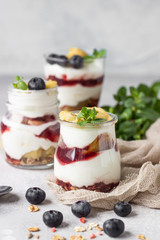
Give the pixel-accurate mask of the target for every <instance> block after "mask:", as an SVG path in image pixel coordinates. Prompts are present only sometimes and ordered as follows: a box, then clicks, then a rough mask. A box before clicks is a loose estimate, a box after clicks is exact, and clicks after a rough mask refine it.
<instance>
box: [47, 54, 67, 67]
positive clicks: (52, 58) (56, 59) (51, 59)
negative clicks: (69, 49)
mask: <svg viewBox="0 0 160 240" xmlns="http://www.w3.org/2000/svg"><path fill="white" fill-rule="evenodd" d="M46 61H47V62H48V63H49V64H55V63H56V64H58V65H60V66H63V67H65V66H66V65H67V64H68V58H67V57H66V56H64V55H60V56H59V55H57V54H53V53H52V54H50V55H49V56H48V57H47V59H46Z"/></svg>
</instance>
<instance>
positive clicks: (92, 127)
mask: <svg viewBox="0 0 160 240" xmlns="http://www.w3.org/2000/svg"><path fill="white" fill-rule="evenodd" d="M108 114H109V115H110V116H111V117H112V120H111V121H108V122H103V123H102V122H101V123H96V124H86V125H84V126H79V125H78V124H77V123H72V122H66V121H61V120H60V139H59V142H58V146H57V149H56V152H55V156H54V176H55V183H56V184H58V185H60V186H62V187H63V188H64V189H65V190H66V191H70V190H76V189H88V190H93V191H97V192H109V191H111V190H112V189H113V188H114V187H116V186H117V185H118V183H119V181H120V175H121V165H120V153H119V150H118V146H117V140H116V135H115V123H116V122H117V117H116V116H115V115H114V114H111V113H108Z"/></svg>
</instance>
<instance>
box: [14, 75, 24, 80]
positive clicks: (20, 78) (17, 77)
mask: <svg viewBox="0 0 160 240" xmlns="http://www.w3.org/2000/svg"><path fill="white" fill-rule="evenodd" d="M22 79H23V77H20V76H18V75H17V76H16V77H15V79H14V81H20V80H22Z"/></svg>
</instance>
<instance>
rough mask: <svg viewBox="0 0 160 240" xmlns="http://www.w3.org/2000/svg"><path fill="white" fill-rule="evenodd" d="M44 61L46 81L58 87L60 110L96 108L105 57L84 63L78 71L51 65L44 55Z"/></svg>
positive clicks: (47, 57)
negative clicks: (52, 81) (53, 82)
mask: <svg viewBox="0 0 160 240" xmlns="http://www.w3.org/2000/svg"><path fill="white" fill-rule="evenodd" d="M63 54H64V53H63ZM45 60H46V61H45V66H44V70H45V78H46V80H50V79H51V80H54V81H56V82H57V85H58V100H59V102H60V105H59V107H60V110H67V111H75V110H80V109H81V108H82V107H84V106H85V107H94V106H98V102H99V99H100V95H101V90H102V85H103V81H104V64H105V57H103V58H97V59H92V60H90V61H88V62H87V61H86V62H84V65H83V67H82V68H79V69H76V68H73V67H71V66H70V65H69V64H68V65H67V66H61V65H58V64H56V63H54V64H53V63H52V62H51V61H50V58H49V54H46V55H45Z"/></svg>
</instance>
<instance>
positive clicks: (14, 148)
mask: <svg viewBox="0 0 160 240" xmlns="http://www.w3.org/2000/svg"><path fill="white" fill-rule="evenodd" d="M7 108H8V111H7V113H6V114H5V116H4V117H3V118H2V122H1V135H2V143H3V147H4V151H5V154H6V160H7V162H8V163H10V164H12V165H14V166H17V167H21V168H31V169H32V168H48V167H51V166H52V165H53V160H54V152H55V148H56V146H57V142H58V139H59V123H58V120H57V116H58V100H57V83H56V82H53V81H47V82H46V81H44V80H43V79H41V78H37V77H35V78H32V79H31V80H30V81H29V82H25V81H23V79H22V78H21V77H19V76H17V77H16V79H15V82H14V83H13V85H12V86H10V87H9V89H8V101H7Z"/></svg>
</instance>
